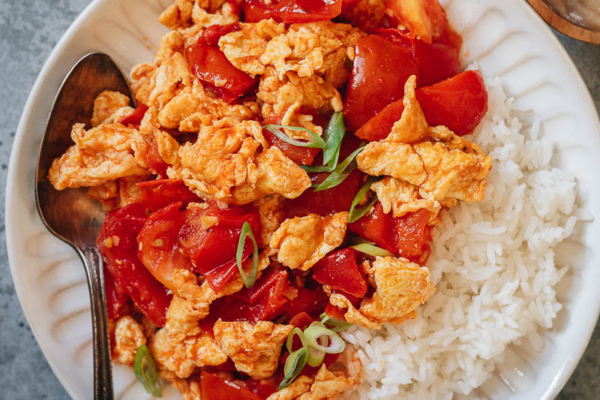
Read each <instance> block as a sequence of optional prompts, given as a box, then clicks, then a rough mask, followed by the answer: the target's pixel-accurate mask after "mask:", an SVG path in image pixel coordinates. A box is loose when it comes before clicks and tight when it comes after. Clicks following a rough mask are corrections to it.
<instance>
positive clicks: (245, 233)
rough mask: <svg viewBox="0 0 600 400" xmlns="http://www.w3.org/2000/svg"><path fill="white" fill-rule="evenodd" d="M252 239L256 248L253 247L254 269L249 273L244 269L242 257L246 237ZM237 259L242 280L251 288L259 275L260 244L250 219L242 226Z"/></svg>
mask: <svg viewBox="0 0 600 400" xmlns="http://www.w3.org/2000/svg"><path fill="white" fill-rule="evenodd" d="M248 237H249V238H250V239H252V244H253V245H254V249H252V270H251V271H250V272H249V273H247V272H246V271H244V266H243V265H242V257H243V255H244V246H245V245H246V238H248ZM235 261H236V263H237V266H238V269H239V270H240V275H241V276H242V281H243V282H244V286H246V287H247V288H251V287H252V286H254V284H255V283H256V277H257V275H258V246H257V245H256V239H254V234H253V233H252V227H251V226H250V223H248V221H246V222H244V225H243V226H242V232H240V240H239V241H238V248H237V253H236V254H235Z"/></svg>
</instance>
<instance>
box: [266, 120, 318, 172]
mask: <svg viewBox="0 0 600 400" xmlns="http://www.w3.org/2000/svg"><path fill="white" fill-rule="evenodd" d="M270 123H274V122H270ZM278 123H279V122H276V124H278ZM263 135H264V136H265V139H266V140H267V142H268V143H269V145H270V146H275V147H277V148H279V150H281V151H282V152H283V154H285V155H286V156H287V157H288V158H289V159H290V160H292V161H293V162H295V163H296V164H302V165H311V164H312V163H313V161H314V159H315V157H316V155H317V154H319V152H320V151H321V149H313V148H310V147H300V146H294V145H292V144H289V143H287V142H284V141H283V140H281V139H279V138H278V137H277V136H275V135H273V134H272V133H271V132H269V131H268V130H266V129H263Z"/></svg>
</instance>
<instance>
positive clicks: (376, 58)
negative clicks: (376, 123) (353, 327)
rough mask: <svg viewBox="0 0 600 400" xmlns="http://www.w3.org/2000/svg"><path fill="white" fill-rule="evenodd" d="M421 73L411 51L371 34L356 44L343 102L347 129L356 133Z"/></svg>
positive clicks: (399, 95)
mask: <svg viewBox="0 0 600 400" xmlns="http://www.w3.org/2000/svg"><path fill="white" fill-rule="evenodd" d="M411 75H416V76H417V81H418V80H419V79H418V78H419V70H418V68H417V65H416V64H415V62H414V60H413V57H412V54H411V52H410V50H409V49H407V48H403V47H401V46H397V45H395V44H393V43H391V42H389V41H388V40H385V39H384V38H382V37H380V36H378V35H370V36H367V37H366V38H362V39H360V40H359V41H358V43H357V45H356V58H355V59H354V66H353V68H352V73H351V74H350V80H349V82H348V87H347V91H346V98H345V101H344V117H345V122H346V126H347V127H348V129H349V130H350V131H352V132H356V131H357V130H358V129H359V128H360V127H361V126H363V125H364V124H365V123H366V122H367V121H369V120H370V119H371V118H373V117H374V116H375V115H377V114H378V113H379V112H381V110H383V109H384V108H385V107H386V106H387V105H388V104H390V103H392V102H393V101H395V100H398V99H402V98H403V96H404V84H405V83H406V80H407V79H408V78H409V77H410V76H411Z"/></svg>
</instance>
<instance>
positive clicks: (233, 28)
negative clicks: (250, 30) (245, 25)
mask: <svg viewBox="0 0 600 400" xmlns="http://www.w3.org/2000/svg"><path fill="white" fill-rule="evenodd" d="M240 29H242V27H241V25H240V24H238V23H235V24H229V25H211V26H209V27H208V28H206V30H205V31H204V33H203V34H202V40H203V41H204V43H205V44H208V45H210V46H218V45H219V39H221V36H225V35H227V34H228V33H231V32H237V31H239V30H240Z"/></svg>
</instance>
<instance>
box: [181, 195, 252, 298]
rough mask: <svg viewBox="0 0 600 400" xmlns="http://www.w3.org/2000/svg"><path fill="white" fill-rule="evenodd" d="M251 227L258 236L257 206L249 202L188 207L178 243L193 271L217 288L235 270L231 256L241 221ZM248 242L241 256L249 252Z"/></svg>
mask: <svg viewBox="0 0 600 400" xmlns="http://www.w3.org/2000/svg"><path fill="white" fill-rule="evenodd" d="M246 221H248V222H249V223H250V226H251V227H252V232H253V234H254V237H255V238H256V239H257V240H259V239H260V232H261V225H260V216H259V214H258V210H256V208H255V207H253V206H244V207H231V208H228V209H225V210H221V209H219V208H218V207H217V206H216V205H214V204H209V205H208V207H206V208H201V207H190V208H188V209H187V210H186V212H185V223H184V225H183V228H182V229H181V233H180V244H181V247H182V248H183V250H184V252H185V253H186V254H187V255H188V257H189V258H190V260H191V262H192V265H193V266H194V271H195V272H198V273H201V274H203V275H204V276H205V277H206V279H207V281H208V283H209V284H210V285H211V287H212V288H213V290H215V291H217V292H218V291H219V290H221V289H222V288H223V287H224V286H225V285H226V284H227V283H228V282H229V281H230V280H231V278H232V277H233V276H234V275H235V274H236V273H239V272H238V267H237V264H236V261H235V256H236V252H237V247H238V241H239V238H240V233H241V230H242V226H243V224H244V222H246ZM251 252H252V243H251V241H250V240H247V241H246V244H245V246H244V252H243V259H246V258H247V257H249V256H250V254H251Z"/></svg>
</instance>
